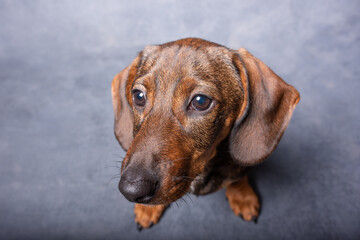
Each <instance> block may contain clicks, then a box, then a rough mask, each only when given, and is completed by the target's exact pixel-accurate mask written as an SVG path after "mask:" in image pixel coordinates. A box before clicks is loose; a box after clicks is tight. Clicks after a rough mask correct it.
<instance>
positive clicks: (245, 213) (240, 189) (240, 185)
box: [226, 178, 260, 222]
mask: <svg viewBox="0 0 360 240" xmlns="http://www.w3.org/2000/svg"><path fill="white" fill-rule="evenodd" d="M226 197H227V199H228V201H229V204H230V207H231V209H232V210H233V212H234V213H235V215H236V216H240V217H242V218H243V219H244V220H246V221H254V222H256V221H257V218H258V216H259V209H260V202H259V198H258V196H257V195H256V194H255V192H254V191H253V189H252V188H251V186H250V185H249V184H248V182H247V178H246V179H243V180H240V181H239V182H236V183H233V184H231V185H230V186H228V187H227V188H226Z"/></svg>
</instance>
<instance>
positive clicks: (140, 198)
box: [119, 169, 157, 203]
mask: <svg viewBox="0 0 360 240" xmlns="http://www.w3.org/2000/svg"><path fill="white" fill-rule="evenodd" d="M156 186H157V182H156V181H154V178H153V177H152V176H150V175H149V174H146V173H139V171H132V170H131V169H126V171H124V172H123V174H122V176H121V179H120V182H119V190H120V192H121V193H122V194H123V195H124V196H125V197H126V199H127V200H129V201H130V202H136V203H148V202H150V200H151V198H152V197H153V196H154V194H155V191H156Z"/></svg>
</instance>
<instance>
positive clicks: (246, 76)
mask: <svg viewBox="0 0 360 240" xmlns="http://www.w3.org/2000/svg"><path fill="white" fill-rule="evenodd" d="M233 62H234V64H235V66H236V68H237V69H238V70H239V73H240V79H241V83H242V85H243V90H244V104H243V105H242V107H241V109H240V113H239V115H238V118H237V120H236V121H235V124H234V127H233V129H232V131H231V135H230V146H229V147H230V152H231V155H232V157H233V158H234V159H235V160H236V161H237V162H238V163H240V164H241V165H244V166H249V165H255V164H257V163H260V162H262V161H263V160H265V159H266V158H267V157H268V156H269V155H270V154H271V153H272V151H273V150H274V149H275V147H276V146H277V144H278V143H279V141H280V139H281V137H282V135H283V133H284V131H285V129H286V127H287V125H288V124H289V121H290V118H291V115H292V112H293V110H294V108H295V106H296V105H297V103H298V102H299V100H300V95H299V93H298V92H297V91H296V89H295V88H294V87H292V86H290V85H288V84H287V83H285V82H284V81H283V80H282V79H281V78H280V77H279V76H277V75H276V74H275V73H274V72H273V71H272V70H271V69H270V68H269V67H268V66H266V65H265V64H264V63H263V62H262V61H260V60H259V59H257V58H256V57H254V56H252V55H251V54H250V53H249V52H248V51H247V50H246V49H243V48H241V49H239V50H238V51H236V53H235V56H234V61H233Z"/></svg>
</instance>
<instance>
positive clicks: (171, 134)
mask: <svg viewBox="0 0 360 240" xmlns="http://www.w3.org/2000/svg"><path fill="white" fill-rule="evenodd" d="M134 88H137V89H141V90H142V91H144V92H146V96H147V103H146V105H145V107H144V109H141V110H139V109H138V108H137V107H136V106H134V104H133V99H132V90H133V89H134ZM196 93H201V94H205V95H208V96H211V98H212V99H213V104H212V105H211V107H210V109H209V110H207V111H206V112H196V111H195V112H194V111H190V110H189V108H188V105H189V101H190V100H191V98H192V96H194V94H196ZM112 95H113V105H114V112H115V135H116V137H117V139H118V141H119V143H120V144H121V146H122V147H123V148H124V149H125V150H127V153H126V156H125V158H124V160H123V163H122V167H121V171H124V169H126V168H127V167H128V166H131V167H133V168H148V169H152V171H153V172H155V173H156V175H157V176H158V178H160V179H161V184H160V186H159V188H158V189H157V191H156V194H155V195H154V197H153V198H152V199H151V201H150V202H149V204H152V205H157V206H158V207H151V206H148V205H139V204H136V205H135V214H136V222H137V223H139V224H140V225H141V226H142V227H145V228H147V227H149V226H150V225H151V223H157V222H158V220H159V218H160V217H161V215H162V212H163V211H164V210H165V208H166V206H167V205H168V204H170V203H171V202H173V201H175V200H177V199H179V198H180V197H181V196H183V195H184V194H185V193H187V192H189V191H190V190H191V191H192V192H193V193H195V194H206V193H210V192H213V191H216V190H217V189H219V188H221V187H227V192H226V195H227V197H228V199H229V203H230V205H231V208H232V209H233V210H234V212H235V213H236V214H237V215H240V214H242V215H243V217H244V219H245V220H251V219H253V217H257V215H258V209H259V207H260V206H259V202H258V198H257V196H256V195H255V193H254V192H253V191H252V189H251V187H250V186H249V185H248V183H247V180H246V179H245V178H242V177H243V176H244V174H245V170H246V169H247V168H246V166H251V165H254V164H257V163H259V162H261V161H263V160H264V159H265V158H266V157H268V156H269V155H270V154H271V152H272V151H273V150H274V149H275V147H276V145H277V144H278V142H279V141H280V138H281V136H282V134H283V132H284V131H285V129H286V127H287V125H288V123H289V121H290V118H291V115H292V111H293V109H294V107H295V106H296V104H297V103H298V101H299V99H300V97H299V94H298V92H297V91H296V90H295V89H294V88H293V87H292V86H290V85H288V84H286V83H285V82H284V81H283V80H282V79H281V78H280V77H278V76H277V75H276V74H275V73H274V72H272V71H271V69H270V68H268V67H267V66H266V65H265V64H264V63H262V62H261V61H260V60H258V59H257V58H255V57H253V56H252V55H251V54H250V53H249V52H247V51H246V50H245V49H240V50H238V51H235V50H231V49H228V48H226V47H223V46H221V45H218V44H215V43H211V42H208V41H205V40H201V39H195V38H189V39H182V40H178V41H175V42H170V43H166V44H163V45H158V46H149V47H146V48H145V49H144V50H143V51H142V52H141V53H140V54H139V55H138V56H137V57H136V59H135V60H134V61H133V63H132V64H131V65H130V66H128V67H127V68H125V69H124V70H123V71H122V72H120V73H119V74H118V75H117V76H116V77H115V78H114V80H113V83H112ZM244 179H245V180H244ZM190 186H191V189H190ZM242 199H243V200H242ZM255 210H256V211H255Z"/></svg>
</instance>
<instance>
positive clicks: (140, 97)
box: [132, 89, 146, 107]
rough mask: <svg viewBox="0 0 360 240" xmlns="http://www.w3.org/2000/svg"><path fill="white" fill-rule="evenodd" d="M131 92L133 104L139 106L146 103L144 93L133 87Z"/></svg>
mask: <svg viewBox="0 0 360 240" xmlns="http://www.w3.org/2000/svg"><path fill="white" fill-rule="evenodd" d="M132 94H133V102H134V103H135V105H136V106H139V107H144V106H145V103H146V98H145V93H143V92H142V91H140V90H137V89H135V90H133V92H132Z"/></svg>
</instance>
